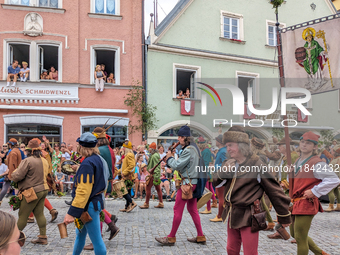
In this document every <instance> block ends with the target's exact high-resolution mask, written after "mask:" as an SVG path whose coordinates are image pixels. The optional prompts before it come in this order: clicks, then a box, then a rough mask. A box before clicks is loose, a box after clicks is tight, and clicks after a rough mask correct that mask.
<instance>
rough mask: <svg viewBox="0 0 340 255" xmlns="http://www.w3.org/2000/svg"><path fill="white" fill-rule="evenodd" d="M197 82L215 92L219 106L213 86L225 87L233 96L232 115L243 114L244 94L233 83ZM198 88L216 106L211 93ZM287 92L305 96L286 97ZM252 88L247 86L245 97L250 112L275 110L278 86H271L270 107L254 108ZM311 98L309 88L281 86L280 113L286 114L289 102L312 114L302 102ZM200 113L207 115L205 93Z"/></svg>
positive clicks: (268, 112) (305, 112) (258, 113)
mask: <svg viewBox="0 0 340 255" xmlns="http://www.w3.org/2000/svg"><path fill="white" fill-rule="evenodd" d="M197 83H198V84H201V85H203V86H205V87H207V88H209V89H210V90H211V91H213V92H214V93H215V95H216V96H217V98H218V99H219V101H220V103H221V106H222V100H221V97H220V95H219V94H218V93H217V91H216V90H215V88H217V89H227V90H229V91H230V92H231V94H232V97H233V115H244V102H245V100H244V94H243V92H242V90H241V89H240V88H239V87H237V86H235V85H228V84H216V85H215V86H214V87H215V88H213V87H212V86H210V85H208V84H206V83H203V82H197ZM197 88H198V89H200V90H203V91H204V92H206V93H207V94H208V95H210V97H211V98H212V99H213V101H214V102H215V105H216V106H217V103H216V100H215V98H214V96H213V94H212V93H211V92H210V91H209V90H207V89H205V88H201V87H197ZM288 93H295V94H302V95H305V97H303V98H287V94H288ZM252 95H253V88H252V87H248V98H247V102H248V103H247V105H248V108H249V110H250V112H251V113H254V114H255V115H262V116H264V115H269V114H272V113H273V112H275V110H276V109H277V105H278V88H276V87H273V88H272V106H271V107H270V109H261V110H260V109H255V108H254V105H253V97H252ZM310 99H311V93H310V91H309V90H307V89H305V88H286V87H284V88H281V100H280V101H281V115H286V109H287V105H289V104H291V105H295V106H296V107H297V108H298V109H300V111H301V112H302V113H303V114H305V115H307V116H310V115H312V114H311V113H310V112H309V111H308V110H307V109H306V107H305V106H304V105H303V103H307V102H308V101H309V100H310ZM201 114H202V115H207V95H206V94H202V97H201Z"/></svg>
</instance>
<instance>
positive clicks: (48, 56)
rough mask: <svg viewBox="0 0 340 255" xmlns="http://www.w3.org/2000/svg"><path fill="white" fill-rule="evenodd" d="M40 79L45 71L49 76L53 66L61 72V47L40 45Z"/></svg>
mask: <svg viewBox="0 0 340 255" xmlns="http://www.w3.org/2000/svg"><path fill="white" fill-rule="evenodd" d="M38 50H39V78H40V75H41V74H42V73H43V70H44V69H45V70H47V72H48V74H49V71H50V69H51V67H52V66H53V67H54V68H55V69H56V70H57V71H58V72H59V47H58V46H51V45H39V46H38Z"/></svg>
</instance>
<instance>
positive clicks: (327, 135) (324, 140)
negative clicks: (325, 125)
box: [319, 130, 334, 147]
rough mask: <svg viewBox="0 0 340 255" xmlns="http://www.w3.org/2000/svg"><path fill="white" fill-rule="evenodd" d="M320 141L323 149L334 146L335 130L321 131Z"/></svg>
mask: <svg viewBox="0 0 340 255" xmlns="http://www.w3.org/2000/svg"><path fill="white" fill-rule="evenodd" d="M320 135H321V137H320V139H319V144H320V145H321V146H322V147H325V146H329V145H331V144H332V141H333V139H334V131H333V130H321V131H320Z"/></svg>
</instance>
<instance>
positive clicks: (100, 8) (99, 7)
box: [95, 0, 104, 13]
mask: <svg viewBox="0 0 340 255" xmlns="http://www.w3.org/2000/svg"><path fill="white" fill-rule="evenodd" d="M95 12H96V13H104V0H96V8H95Z"/></svg>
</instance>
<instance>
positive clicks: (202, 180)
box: [190, 143, 208, 200]
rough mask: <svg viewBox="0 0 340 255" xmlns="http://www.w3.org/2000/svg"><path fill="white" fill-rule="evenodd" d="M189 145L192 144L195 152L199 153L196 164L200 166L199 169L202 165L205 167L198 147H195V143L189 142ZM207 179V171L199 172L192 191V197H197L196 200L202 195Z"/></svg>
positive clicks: (202, 167)
mask: <svg viewBox="0 0 340 255" xmlns="http://www.w3.org/2000/svg"><path fill="white" fill-rule="evenodd" d="M190 146H192V147H194V148H195V149H196V152H197V154H198V155H199V161H198V164H199V166H200V169H204V167H205V165H204V160H203V157H202V155H201V152H200V150H199V148H198V147H197V145H196V144H195V143H191V144H190ZM207 180H208V178H207V173H203V172H200V173H199V178H197V185H196V189H195V190H194V192H193V194H192V196H193V198H197V200H199V199H200V198H201V197H202V195H203V192H204V189H205V184H206V182H207Z"/></svg>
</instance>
